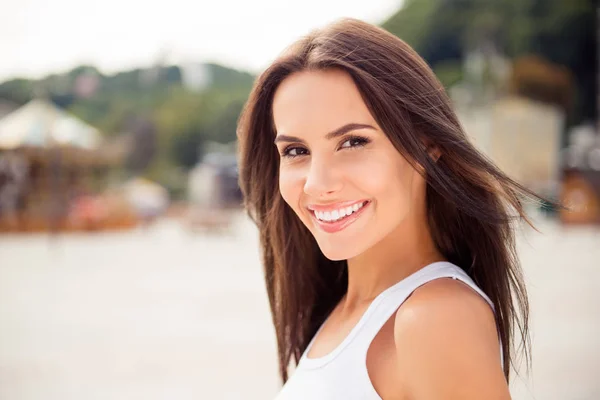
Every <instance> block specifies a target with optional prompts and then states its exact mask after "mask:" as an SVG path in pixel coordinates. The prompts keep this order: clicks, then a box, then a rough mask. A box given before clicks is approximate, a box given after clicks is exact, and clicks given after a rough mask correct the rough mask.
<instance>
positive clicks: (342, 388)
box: [275, 261, 502, 400]
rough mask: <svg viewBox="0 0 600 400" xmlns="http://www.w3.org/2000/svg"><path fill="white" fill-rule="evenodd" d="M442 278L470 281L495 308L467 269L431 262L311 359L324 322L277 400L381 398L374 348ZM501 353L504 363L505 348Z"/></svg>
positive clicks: (378, 299)
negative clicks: (394, 320) (372, 368)
mask: <svg viewBox="0 0 600 400" xmlns="http://www.w3.org/2000/svg"><path fill="white" fill-rule="evenodd" d="M439 278H454V279H458V280H460V281H461V282H464V283H465V284H467V285H468V286H470V287H471V288H472V289H473V290H475V291H476V292H477V293H479V295H481V297H483V298H484V299H485V301H487V302H488V303H489V304H490V306H492V309H493V308H494V306H493V304H492V302H491V301H490V299H489V298H488V297H487V296H486V294H485V293H483V291H481V289H479V287H477V285H475V283H474V282H473V280H472V279H471V278H470V277H469V276H468V275H467V274H466V273H465V272H464V271H463V270H462V269H461V268H459V267H457V266H456V265H454V264H451V263H449V262H444V261H443V262H436V263H433V264H429V265H427V266H426V267H423V268H421V269H420V270H418V271H416V272H415V273H413V274H412V275H410V276H408V277H406V278H404V279H403V280H401V281H400V282H398V283H396V284H394V285H393V286H391V287H389V288H388V289H386V290H384V291H383V292H381V293H380V294H379V295H378V296H377V297H376V298H375V300H373V301H372V302H371V304H370V305H369V307H368V308H367V311H365V313H364V314H363V316H362V317H361V318H360V320H359V321H358V323H357V324H356V325H355V326H354V328H352V330H351V331H350V333H349V334H348V336H346V338H345V339H344V340H343V341H342V343H340V344H339V345H338V346H337V347H336V348H335V349H334V350H333V351H331V352H330V353H329V354H327V355H325V356H323V357H319V358H308V357H307V354H308V352H309V350H310V348H311V347H312V344H313V342H314V341H315V338H316V337H317V335H318V334H319V332H320V331H321V329H322V327H323V325H321V328H319V330H318V331H317V333H316V334H315V336H314V337H313V338H312V340H311V341H310V343H309V345H308V347H307V348H306V350H305V351H304V354H303V355H302V357H301V359H300V362H299V363H298V366H297V367H296V369H295V371H294V372H293V374H292V376H291V377H290V379H288V381H287V382H286V384H285V385H284V386H283V388H282V390H281V391H280V392H279V394H278V396H277V397H276V398H275V400H307V399H310V400H352V399H361V400H371V399H372V400H381V397H379V395H378V394H377V392H376V391H375V388H374V387H373V385H372V383H371V380H370V378H369V374H368V372H367V365H366V360H367V351H368V349H369V346H370V345H371V342H372V341H373V339H375V336H376V335H377V333H378V332H379V330H380V329H381V328H382V327H383V325H384V324H385V323H386V322H387V321H388V320H389V319H390V318H391V317H392V316H393V315H394V312H396V310H397V309H398V308H399V307H400V306H401V305H402V303H404V301H405V300H406V299H407V298H408V297H409V296H410V294H411V293H412V292H414V291H415V290H416V289H417V288H418V287H420V286H422V285H424V284H425V283H427V282H430V281H432V280H435V279H439ZM500 352H501V360H500V362H501V363H502V346H500Z"/></svg>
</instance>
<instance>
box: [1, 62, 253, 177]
mask: <svg viewBox="0 0 600 400" xmlns="http://www.w3.org/2000/svg"><path fill="white" fill-rule="evenodd" d="M204 68H205V69H206V73H207V76H209V77H210V80H209V83H208V85H207V86H206V87H205V88H204V89H203V90H202V91H200V92H194V91H190V90H187V89H186V88H185V87H184V86H183V83H182V72H181V71H180V69H179V67H177V66H169V67H154V68H149V69H134V70H131V71H123V72H119V73H116V74H114V75H112V76H105V75H102V74H101V73H100V72H99V71H98V70H96V69H95V68H93V67H90V66H80V67H77V68H75V69H73V70H71V71H69V72H67V73H65V74H54V75H50V76H47V77H45V78H43V79H41V80H38V81H32V80H26V79H14V80H11V81H8V82H5V83H2V84H0V98H4V99H7V100H9V101H12V102H14V103H16V104H18V105H22V104H24V103H26V102H27V101H29V100H31V99H32V98H33V97H34V96H35V94H36V91H37V92H43V93H44V94H46V95H49V96H50V97H51V99H52V100H53V101H54V102H55V103H56V104H57V105H59V106H61V107H63V108H66V109H67V110H68V111H69V112H71V113H72V114H74V115H75V116H77V117H79V118H81V119H82V120H84V121H86V122H88V123H90V124H92V125H94V126H96V127H97V128H99V129H100V130H101V131H102V132H103V133H104V135H105V137H107V138H109V139H110V138H111V137H113V136H117V135H121V134H131V132H127V131H128V130H129V129H130V126H128V122H129V121H131V119H132V118H134V117H136V116H141V115H151V118H152V123H153V124H154V126H155V127H156V130H157V137H156V141H157V145H158V149H157V153H156V156H155V158H156V160H155V161H154V162H152V163H151V165H150V167H149V171H150V172H151V175H153V176H155V177H160V178H161V179H162V178H165V175H164V174H162V173H159V172H157V170H156V168H159V169H160V170H172V169H173V168H177V167H183V168H190V167H192V166H193V165H195V164H196V162H197V161H198V159H199V157H200V156H201V154H202V148H203V144H204V143H205V142H206V141H207V140H210V141H215V142H221V143H227V142H230V141H232V140H235V137H236V135H235V132H236V125H237V119H238V116H239V114H240V112H241V110H242V107H243V105H244V103H245V101H246V98H247V96H248V93H249V92H250V89H251V87H252V82H253V80H254V77H253V76H252V75H250V74H249V73H246V72H241V71H237V70H234V69H230V68H226V67H223V66H220V65H217V64H206V65H205V66H204ZM82 74H85V75H87V76H89V75H92V76H94V75H95V76H96V77H97V78H98V89H97V90H96V92H95V93H94V94H93V95H92V96H90V97H89V98H81V97H78V96H77V90H76V86H77V79H78V78H79V77H80V76H81V75H82ZM157 166H160V167H157ZM159 175H160V176H159Z"/></svg>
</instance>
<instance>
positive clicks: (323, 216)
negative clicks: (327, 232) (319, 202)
mask: <svg viewBox="0 0 600 400" xmlns="http://www.w3.org/2000/svg"><path fill="white" fill-rule="evenodd" d="M363 205H364V203H361V204H358V203H357V204H354V205H352V206H348V207H344V208H340V209H339V210H333V211H314V213H315V216H316V217H317V219H319V220H321V221H327V222H333V221H337V220H339V219H342V218H344V217H346V216H348V215H350V214H352V213H355V212H357V211H358V210H360V209H361V208H362V207H363Z"/></svg>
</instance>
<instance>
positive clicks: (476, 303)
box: [394, 279, 510, 400]
mask: <svg viewBox="0 0 600 400" xmlns="http://www.w3.org/2000/svg"><path fill="white" fill-rule="evenodd" d="M394 341H395V344H396V350H397V353H396V354H397V365H398V373H399V374H401V377H402V379H401V381H402V382H404V383H405V384H406V385H408V386H409V387H406V388H403V391H408V393H409V394H410V396H409V397H411V398H418V399H439V398H444V399H449V400H452V399H463V400H469V399H482V398H485V399H509V398H510V395H509V393H508V387H507V384H506V380H505V378H504V374H503V371H502V366H501V362H500V346H499V341H498V335H497V330H496V323H495V319H494V314H493V311H492V308H491V307H490V306H489V304H488V303H487V302H486V301H485V300H484V298H483V297H481V296H480V295H479V294H478V293H477V292H475V291H474V290H473V289H472V288H470V287H469V286H467V285H466V284H464V283H462V282H460V281H457V280H453V279H437V280H435V281H432V282H429V283H427V284H425V285H423V286H421V287H420V288H419V289H417V290H415V292H414V293H413V294H412V295H411V296H410V297H409V298H408V299H407V300H406V302H405V303H404V304H403V305H402V306H401V307H400V308H399V309H398V311H397V312H396V317H395V321H394Z"/></svg>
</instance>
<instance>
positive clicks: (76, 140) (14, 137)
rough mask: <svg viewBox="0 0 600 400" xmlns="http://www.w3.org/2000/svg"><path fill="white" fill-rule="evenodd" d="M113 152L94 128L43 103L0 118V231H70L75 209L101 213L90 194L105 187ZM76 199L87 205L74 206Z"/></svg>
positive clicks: (39, 101)
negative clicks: (82, 200)
mask: <svg viewBox="0 0 600 400" xmlns="http://www.w3.org/2000/svg"><path fill="white" fill-rule="evenodd" d="M113 150H114V149H113V148H112V147H110V148H109V147H107V146H104V141H103V138H102V135H101V133H100V132H99V131H98V130H97V129H96V128H94V127H93V126H91V125H89V124H87V123H85V122H83V121H81V120H79V119H78V118H76V117H74V116H73V115H70V114H69V113H67V112H66V111H64V110H62V109H60V108H58V107H56V106H55V105H54V104H53V103H51V102H49V101H46V100H42V99H34V100H32V101H30V102H29V103H27V104H25V105H24V106H22V107H21V108H19V109H17V110H15V111H13V112H12V113H9V114H8V115H5V116H4V117H3V118H1V119H0V231H3V230H34V231H36V230H59V229H63V228H64V229H67V228H74V226H71V225H72V223H78V222H79V221H74V220H72V219H71V218H70V217H71V216H72V211H73V209H74V208H75V209H78V210H82V209H85V210H88V211H90V210H95V211H98V213H99V214H98V215H100V210H101V208H102V207H97V202H96V201H92V197H90V196H91V195H93V194H95V193H97V192H99V191H100V190H101V188H102V187H104V186H106V178H107V174H108V172H109V170H110V168H111V166H112V165H114V164H116V163H117V161H118V159H117V157H118V155H119V152H116V151H113ZM80 199H85V201H84V203H85V204H86V206H85V207H73V205H74V203H77V202H78V201H79V200H80ZM91 205H93V207H92V206H91ZM85 214H86V215H87V216H88V217H90V218H92V219H93V218H95V216H90V215H89V213H85ZM78 215H79V214H78ZM112 215H116V213H113V214H112ZM103 216H104V217H106V215H104V214H103ZM86 218H87V217H86ZM88 222H89V221H88Z"/></svg>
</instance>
